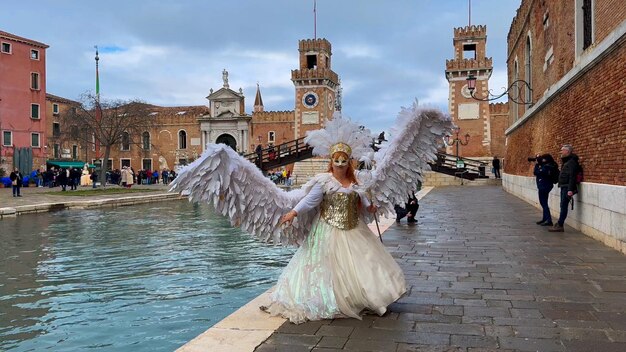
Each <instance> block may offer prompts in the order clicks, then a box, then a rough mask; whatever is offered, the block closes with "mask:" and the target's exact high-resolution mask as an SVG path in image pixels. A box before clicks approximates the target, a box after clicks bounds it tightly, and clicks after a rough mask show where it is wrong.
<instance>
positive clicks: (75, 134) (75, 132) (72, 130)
mask: <svg viewBox="0 0 626 352" xmlns="http://www.w3.org/2000/svg"><path fill="white" fill-rule="evenodd" d="M70 138H72V139H76V138H78V126H72V127H70Z"/></svg>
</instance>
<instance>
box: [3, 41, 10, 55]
mask: <svg viewBox="0 0 626 352" xmlns="http://www.w3.org/2000/svg"><path fill="white" fill-rule="evenodd" d="M1 50H2V52H3V53H5V54H10V53H11V43H4V42H3V43H2V49H1Z"/></svg>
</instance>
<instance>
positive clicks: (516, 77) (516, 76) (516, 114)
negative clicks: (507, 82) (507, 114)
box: [512, 57, 520, 121]
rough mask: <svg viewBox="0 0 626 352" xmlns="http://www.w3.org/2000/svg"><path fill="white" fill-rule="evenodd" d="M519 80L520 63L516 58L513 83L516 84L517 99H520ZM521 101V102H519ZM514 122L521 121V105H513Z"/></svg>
mask: <svg viewBox="0 0 626 352" xmlns="http://www.w3.org/2000/svg"><path fill="white" fill-rule="evenodd" d="M518 80H519V62H518V61H517V57H516V58H515V63H514V64H513V82H515V93H514V94H516V95H517V96H516V97H515V99H520V82H517V81H518ZM518 101H519V100H518ZM512 106H513V121H517V119H519V105H518V104H513V105H512Z"/></svg>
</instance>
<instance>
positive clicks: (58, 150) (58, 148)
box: [52, 144, 61, 159]
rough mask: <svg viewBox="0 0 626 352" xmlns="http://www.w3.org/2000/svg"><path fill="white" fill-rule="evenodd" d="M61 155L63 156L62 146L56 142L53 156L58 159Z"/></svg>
mask: <svg viewBox="0 0 626 352" xmlns="http://www.w3.org/2000/svg"><path fill="white" fill-rule="evenodd" d="M60 156H61V146H60V145H58V144H55V145H54V146H53V151H52V157H53V158H55V159H58V158H59V157H60Z"/></svg>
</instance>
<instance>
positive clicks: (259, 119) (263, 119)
mask: <svg viewBox="0 0 626 352" xmlns="http://www.w3.org/2000/svg"><path fill="white" fill-rule="evenodd" d="M294 121H295V118H294V112H293V111H264V112H254V113H253V114H252V122H251V125H250V126H251V127H250V149H249V150H250V151H253V150H254V149H255V148H256V146H257V144H259V143H260V144H261V145H263V147H264V148H265V147H267V145H268V143H269V140H268V133H269V132H270V131H274V135H275V141H274V145H278V144H281V143H284V142H288V141H291V140H293V136H294ZM259 137H261V138H260V139H259Z"/></svg>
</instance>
